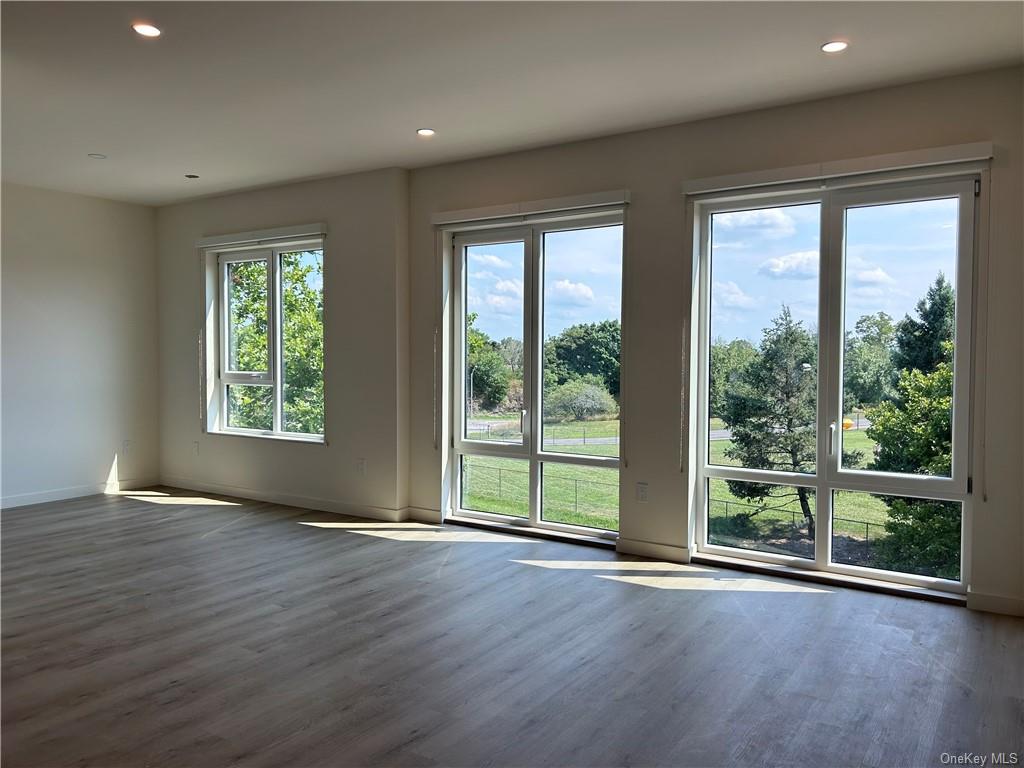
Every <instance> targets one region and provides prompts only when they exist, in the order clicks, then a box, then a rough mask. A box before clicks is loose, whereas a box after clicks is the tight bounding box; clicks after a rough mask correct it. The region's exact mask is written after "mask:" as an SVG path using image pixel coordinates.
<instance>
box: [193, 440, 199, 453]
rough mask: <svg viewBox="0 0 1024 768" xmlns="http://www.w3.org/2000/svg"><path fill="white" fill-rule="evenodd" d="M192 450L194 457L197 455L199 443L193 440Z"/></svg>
mask: <svg viewBox="0 0 1024 768" xmlns="http://www.w3.org/2000/svg"><path fill="white" fill-rule="evenodd" d="M192 450H193V451H195V454H196V456H198V455H199V441H198V440H193V441H192Z"/></svg>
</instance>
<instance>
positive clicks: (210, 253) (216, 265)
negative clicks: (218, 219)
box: [203, 225, 327, 444]
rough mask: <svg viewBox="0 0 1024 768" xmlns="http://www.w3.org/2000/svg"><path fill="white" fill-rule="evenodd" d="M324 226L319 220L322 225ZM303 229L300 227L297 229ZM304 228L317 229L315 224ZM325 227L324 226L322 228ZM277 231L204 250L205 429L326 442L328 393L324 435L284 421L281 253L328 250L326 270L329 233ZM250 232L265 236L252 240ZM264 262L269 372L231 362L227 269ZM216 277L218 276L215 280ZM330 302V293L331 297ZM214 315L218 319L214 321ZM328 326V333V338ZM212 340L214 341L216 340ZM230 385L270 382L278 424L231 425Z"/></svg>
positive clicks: (274, 413) (276, 438)
mask: <svg viewBox="0 0 1024 768" xmlns="http://www.w3.org/2000/svg"><path fill="white" fill-rule="evenodd" d="M318 226H319V225H318ZM293 229H300V228H293ZM301 229H309V230H312V227H308V228H307V227H303V228H301ZM321 229H322V227H321ZM273 233H274V231H272V230H271V231H266V232H257V233H248V234H247V235H240V236H238V238H239V239H240V240H241V241H240V242H239V241H238V240H234V241H232V239H231V238H230V237H225V238H211V240H225V241H227V242H225V244H223V245H218V244H214V245H213V246H212V247H208V248H205V249H204V250H203V261H204V265H205V270H206V274H207V282H206V284H207V292H208V294H211V293H212V296H210V295H208V297H207V322H206V325H205V333H204V340H205V353H206V357H207V365H206V376H205V378H206V379H207V386H206V387H205V390H206V392H207V399H208V402H207V403H206V404H205V406H204V408H203V414H204V424H203V426H204V430H205V431H206V432H209V433H214V434H222V435H236V436H242V437H261V438H270V439H275V440H290V441H295V442H303V443H320V444H326V442H327V441H326V434H327V413H326V411H327V403H326V397H325V398H324V400H325V402H324V434H322V435H315V434H307V433H301V432H289V431H286V430H285V429H284V428H283V425H284V413H283V408H284V397H283V389H284V376H283V373H284V363H283V350H282V349H281V343H280V339H281V338H282V334H283V321H284V318H283V314H282V311H283V310H282V306H281V279H280V277H281V275H280V266H281V255H282V254H284V253H293V252H295V251H300V250H319V251H322V252H323V253H324V261H325V267H324V271H325V272H326V248H325V239H326V238H325V236H324V235H322V234H317V235H309V236H304V237H294V238H273V237H268V235H272V234H273ZM250 236H260V237H259V239H255V237H254V238H253V239H252V240H246V239H242V238H247V237H250ZM250 261H263V262H265V263H266V264H267V361H268V365H267V370H266V371H232V370H230V368H229V365H228V362H229V361H228V354H229V348H228V325H229V318H228V310H229V302H228V281H227V270H228V266H229V265H230V264H237V263H241V262H250ZM211 278H212V280H211ZM325 304H326V298H325ZM211 318H212V322H211ZM326 331H327V329H326V325H325V327H324V335H325V341H326ZM211 342H212V343H211ZM326 357H327V356H326V354H325V355H324V380H325V395H326V379H327V371H326V369H327V359H326ZM230 385H255V386H265V387H268V388H270V389H271V390H272V392H273V426H272V429H269V430H261V429H246V428H242V427H232V426H228V413H227V408H228V396H227V391H228V390H227V388H228V386H230Z"/></svg>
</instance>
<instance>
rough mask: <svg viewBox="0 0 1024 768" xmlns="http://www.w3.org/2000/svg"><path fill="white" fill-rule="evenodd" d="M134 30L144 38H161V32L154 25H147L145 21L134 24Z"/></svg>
mask: <svg viewBox="0 0 1024 768" xmlns="http://www.w3.org/2000/svg"><path fill="white" fill-rule="evenodd" d="M132 29H134V30H135V32H136V33H137V34H139V35H142V36H143V37H160V30H159V29H158V28H156V27H154V26H153V25H152V24H147V23H146V22H144V21H138V22H136V23H134V24H132Z"/></svg>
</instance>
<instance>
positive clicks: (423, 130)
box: [416, 128, 436, 139]
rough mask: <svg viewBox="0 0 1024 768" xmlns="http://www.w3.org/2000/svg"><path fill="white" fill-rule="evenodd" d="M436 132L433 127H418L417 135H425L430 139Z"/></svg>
mask: <svg viewBox="0 0 1024 768" xmlns="http://www.w3.org/2000/svg"><path fill="white" fill-rule="evenodd" d="M435 133H436V131H435V130H434V129H433V128H418V129H416V135H417V136H423V137H425V138H428V139H429V138H430V137H431V136H433V135H434V134H435Z"/></svg>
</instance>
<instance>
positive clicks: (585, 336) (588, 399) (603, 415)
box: [542, 226, 622, 456]
mask: <svg viewBox="0 0 1024 768" xmlns="http://www.w3.org/2000/svg"><path fill="white" fill-rule="evenodd" d="M543 263H544V307H543V315H542V322H543V328H544V334H543V335H544V379H543V386H544V396H543V403H544V407H543V427H542V429H543V433H544V438H543V447H544V450H545V451H551V452H555V453H575V454H590V455H598V456H618V455H619V402H618V401H619V358H620V350H621V347H622V342H621V336H622V329H621V322H620V319H621V316H622V307H621V297H622V227H621V226H613V227H591V228H588V229H575V230H571V231H566V232H548V233H546V234H545V235H544V262H543Z"/></svg>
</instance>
